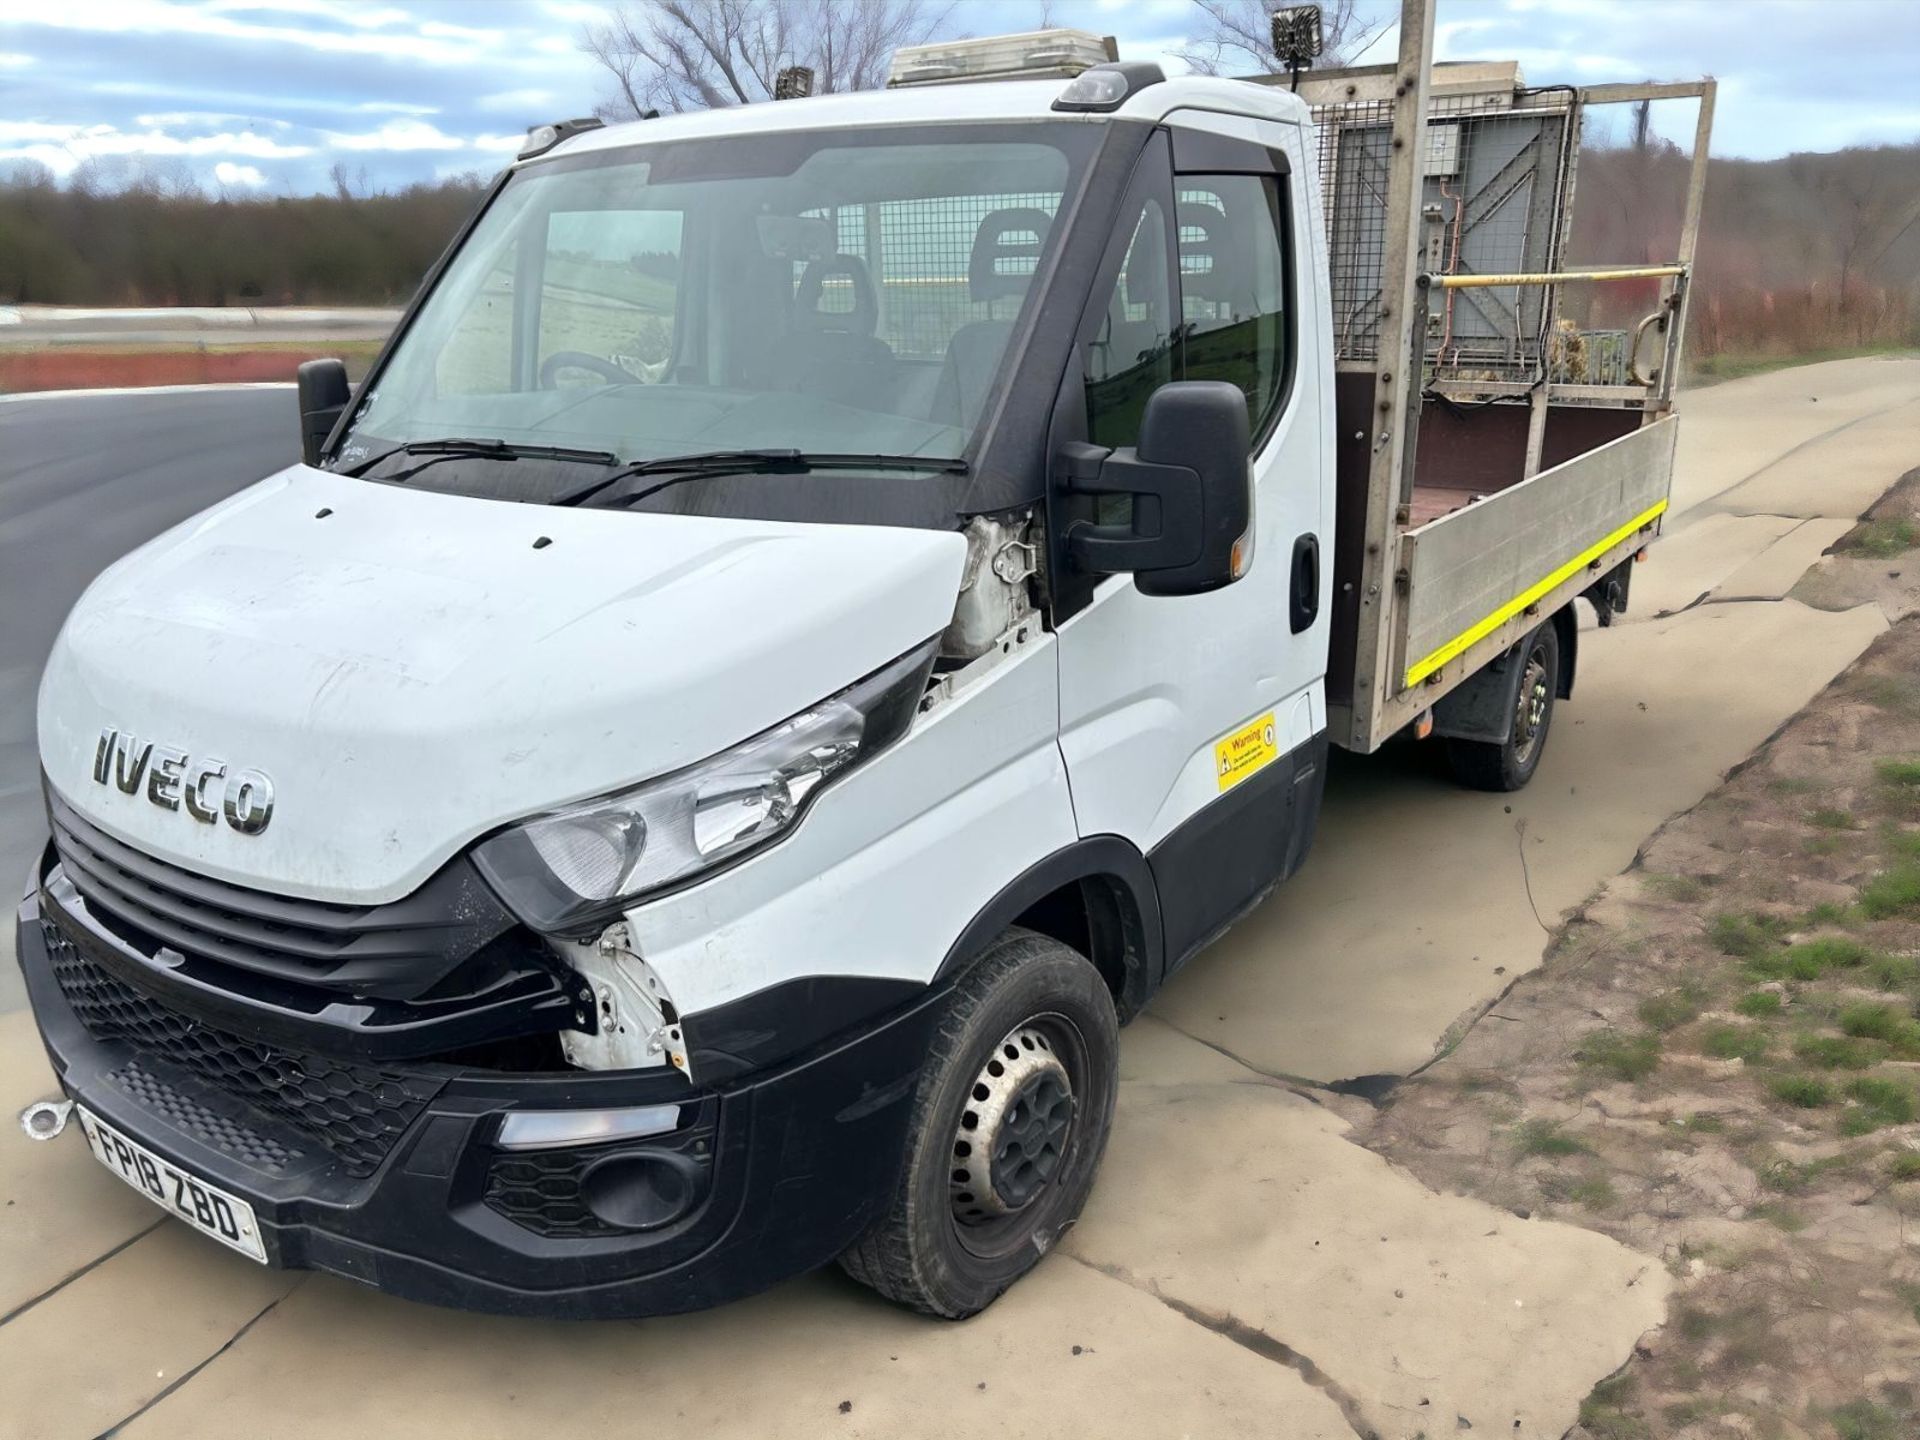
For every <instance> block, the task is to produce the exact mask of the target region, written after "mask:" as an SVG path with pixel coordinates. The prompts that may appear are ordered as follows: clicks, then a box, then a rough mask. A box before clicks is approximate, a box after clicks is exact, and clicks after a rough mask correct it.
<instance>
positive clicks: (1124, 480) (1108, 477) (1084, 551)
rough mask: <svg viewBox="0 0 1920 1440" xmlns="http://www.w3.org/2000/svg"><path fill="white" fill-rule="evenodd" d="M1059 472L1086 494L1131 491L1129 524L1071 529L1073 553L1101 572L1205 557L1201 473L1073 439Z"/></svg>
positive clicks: (1073, 557)
mask: <svg viewBox="0 0 1920 1440" xmlns="http://www.w3.org/2000/svg"><path fill="white" fill-rule="evenodd" d="M1059 474H1060V479H1061V483H1062V485H1063V486H1064V488H1066V489H1067V490H1070V491H1072V492H1074V493H1075V494H1080V495H1131V496H1132V497H1133V518H1132V522H1131V523H1130V524H1127V525H1092V524H1088V523H1087V522H1086V521H1080V522H1078V523H1076V524H1074V525H1073V526H1071V527H1069V529H1068V530H1067V536H1066V541H1067V555H1068V558H1069V559H1071V560H1072V562H1073V564H1074V565H1075V566H1076V567H1077V568H1079V569H1081V570H1085V571H1088V572H1089V573H1092V574H1096V575H1119V574H1125V573H1128V572H1130V571H1138V570H1150V569H1161V568H1164V567H1167V566H1173V565H1191V564H1192V563H1193V562H1194V561H1196V560H1198V559H1199V558H1200V547H1201V533H1200V523H1199V520H1200V517H1199V510H1198V507H1197V506H1196V505H1195V504H1194V503H1193V502H1194V500H1195V499H1196V497H1197V496H1198V494H1199V490H1200V475H1199V472H1197V471H1194V470H1189V469H1187V468H1186V467H1185V466H1182V465H1157V464H1155V463H1154V462H1152V461H1151V460H1142V459H1141V458H1140V457H1139V454H1138V453H1137V452H1136V451H1134V450H1132V449H1130V448H1129V449H1121V450H1107V449H1105V448H1103V447H1101V446H1098V445H1088V444H1085V443H1082V442H1073V443H1070V444H1067V445H1064V446H1062V447H1061V449H1060V457H1059Z"/></svg>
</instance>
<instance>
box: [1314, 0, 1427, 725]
mask: <svg viewBox="0 0 1920 1440" xmlns="http://www.w3.org/2000/svg"><path fill="white" fill-rule="evenodd" d="M1433 14H1434V0H1401V4H1400V49H1399V53H1398V58H1397V60H1396V62H1395V66H1394V70H1393V74H1392V77H1391V80H1392V89H1393V120H1392V124H1391V126H1390V131H1391V136H1392V138H1391V141H1390V142H1389V146H1390V148H1389V160H1388V169H1387V197H1386V198H1387V205H1386V242H1385V250H1384V253H1383V254H1382V257H1381V266H1380V281H1381V295H1380V344H1379V347H1378V351H1377V353H1376V355H1375V358H1374V360H1373V362H1372V365H1371V367H1370V368H1371V369H1372V370H1373V377H1374V385H1373V403H1374V415H1373V424H1372V426H1371V427H1370V428H1371V432H1372V435H1373V448H1372V453H1371V455H1370V456H1369V460H1368V467H1367V507H1366V516H1367V535H1366V544H1365V553H1364V555H1363V557H1362V561H1361V567H1360V614H1359V623H1358V624H1357V626H1356V627H1355V637H1354V638H1355V654H1354V666H1353V696H1352V703H1351V704H1350V705H1349V706H1348V707H1347V712H1346V713H1345V714H1344V715H1341V714H1337V713H1336V714H1333V715H1330V716H1329V720H1330V722H1331V725H1332V728H1333V729H1334V733H1335V735H1336V737H1338V736H1341V735H1344V738H1345V743H1346V744H1348V745H1349V746H1350V747H1352V748H1354V749H1358V750H1371V749H1373V748H1374V747H1375V746H1376V745H1377V744H1378V743H1379V740H1378V738H1376V737H1375V736H1374V735H1373V733H1372V731H1373V720H1374V717H1375V716H1376V715H1377V714H1379V713H1380V710H1381V708H1382V702H1383V701H1384V700H1385V699H1386V698H1387V697H1389V696H1391V695H1392V694H1393V692H1394V683H1393V682H1394V677H1393V674H1392V668H1393V663H1394V658H1395V657H1394V655H1393V646H1392V644H1391V643H1390V640H1389V637H1390V636H1391V634H1392V632H1393V624H1392V621H1393V617H1394V612H1395V609H1396V607H1397V606H1398V605H1399V604H1400V597H1399V593H1398V589H1397V587H1396V585H1395V583H1394V573H1395V567H1396V566H1397V565H1398V563H1399V554H1400V548H1399V543H1398V532H1399V528H1400V512H1401V509H1402V504H1401V500H1400V490H1401V484H1402V477H1403V475H1407V474H1411V473H1412V466H1413V451H1414V440H1415V437H1416V435H1417V434H1418V431H1419V420H1420V412H1419V406H1420V403H1421V401H1420V388H1421V385H1420V381H1421V372H1422V370H1423V369H1424V366H1425V359H1426V328H1427V327H1426V320H1425V306H1424V304H1422V303H1421V302H1422V299H1423V297H1424V293H1425V292H1424V291H1423V290H1422V289H1421V288H1420V286H1419V285H1418V284H1417V283H1416V282H1417V279H1418V276H1417V261H1418V258H1419V255H1420V201H1421V192H1422V188H1423V185H1424V169H1425V163H1424V162H1425V157H1426V150H1427V87H1428V80H1429V76H1430V74H1431V71H1432V68H1433V67H1432V63H1431V62H1432V57H1433Z"/></svg>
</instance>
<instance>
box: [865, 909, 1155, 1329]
mask: <svg viewBox="0 0 1920 1440" xmlns="http://www.w3.org/2000/svg"><path fill="white" fill-rule="evenodd" d="M1119 1053H1120V1041H1119V1024H1118V1021H1117V1020H1116V1019H1115V1017H1114V1010H1113V997H1112V995H1111V994H1110V993H1109V992H1108V990H1107V984H1106V981H1104V980H1103V979H1101V977H1100V972H1099V971H1097V970H1095V969H1094V968H1093V966H1092V965H1091V964H1089V963H1088V962H1087V961H1086V960H1085V959H1084V958H1083V957H1081V956H1080V955H1078V954H1076V953H1075V952H1074V951H1072V950H1070V949H1068V948H1067V947H1066V946H1065V945H1062V944H1060V943H1059V942H1058V941H1056V940H1050V939H1048V938H1047V937H1045V936H1043V935H1036V934H1033V933H1032V932H1031V931H1027V930H1009V931H1007V933H1006V934H1004V935H1002V936H1001V937H1000V938H999V939H998V940H996V941H994V942H993V944H992V945H991V946H989V947H988V948H987V950H986V952H985V953H984V954H983V955H982V956H981V957H980V959H979V960H978V961H977V962H976V963H975V964H974V966H973V968H972V969H970V970H969V971H968V972H967V973H966V974H965V975H964V976H963V977H962V978H961V979H960V980H959V982H958V983H957V984H956V985H955V986H954V990H953V994H952V995H951V996H950V997H949V998H948V1001H947V1007H946V1013H945V1015H944V1017H943V1018H942V1020H941V1022H940V1027H939V1029H938V1030H937V1031H936V1033H935V1035H934V1039H933V1044H932V1047H931V1050H930V1051H929V1053H928V1056H927V1063H926V1067H925V1069H924V1070H922V1071H921V1075H920V1082H919V1086H918V1088H917V1089H916V1090H915V1092H914V1103H913V1115H912V1120H911V1123H910V1126H909V1130H908V1136H907V1153H906V1156H905V1162H904V1164H903V1166H902V1168H901V1175H900V1180H899V1183H898V1184H897V1185H896V1187H895V1189H894V1193H893V1195H892V1196H891V1197H890V1199H889V1202H888V1205H887V1208H886V1211H885V1213H883V1214H882V1216H881V1217H880V1219H879V1220H877V1221H876V1222H875V1223H874V1225H873V1227H872V1228H871V1229H870V1230H868V1231H867V1233H866V1234H865V1235H863V1236H861V1238H860V1239H859V1240H857V1241H855V1242H854V1244H853V1245H852V1246H851V1247H850V1248H849V1249H848V1250H847V1252H846V1253H845V1254H844V1255H842V1256H841V1257H840V1265H841V1268H842V1269H844V1270H845V1271H846V1272H847V1273H848V1274H849V1275H851V1276H852V1277H853V1278H854V1279H855V1280H858V1281H859V1282H860V1283H861V1284H862V1285H866V1286H869V1287H870V1288H872V1289H874V1290H877V1291H879V1292H880V1293H881V1294H882V1295H885V1296H886V1297H888V1298H889V1299H891V1300H897V1301H899V1302H900V1303H901V1304H903V1305H911V1306H912V1307H913V1308H914V1309H916V1310H920V1311H924V1312H925V1313H926V1314H929V1315H939V1316H943V1317H945V1318H947V1319H950V1320H960V1319H965V1318H966V1317H967V1316H969V1315H974V1314H977V1313H979V1312H980V1311H981V1310H984V1309H985V1308H986V1307H987V1306H988V1305H990V1304H992V1303H993V1301H994V1300H995V1299H996V1298H998V1297H999V1295H1000V1294H1001V1292H1002V1291H1004V1290H1005V1289H1006V1288H1007V1287H1008V1286H1009V1285H1011V1284H1013V1282H1014V1281H1015V1280H1018V1279H1019V1278H1020V1277H1021V1276H1022V1275H1024V1274H1026V1273H1027V1271H1029V1270H1031V1269H1032V1268H1033V1267H1034V1266H1035V1265H1036V1264H1038V1263H1039V1260H1040V1257H1041V1256H1043V1255H1044V1254H1046V1252H1047V1251H1048V1250H1049V1249H1051V1248H1052V1247H1053V1243H1054V1241H1056V1240H1057V1239H1058V1238H1059V1237H1060V1236H1061V1234H1063V1233H1064V1232H1065V1231H1066V1229H1067V1227H1068V1226H1070V1225H1071V1224H1072V1223H1073V1222H1074V1220H1075V1219H1076V1218H1078V1216H1079V1214H1080V1207H1081V1206H1082V1205H1083V1204H1085V1203H1086V1198H1087V1193H1088V1192H1089V1191H1090V1190H1091V1189H1092V1188H1093V1177H1094V1173H1095V1172H1096V1171H1097V1170H1098V1169H1099V1167H1100V1157H1101V1155H1102V1153H1103V1152H1104V1151H1105V1150H1106V1147H1107V1134H1108V1131H1109V1130H1111V1129H1112V1126H1113V1103H1114V1095H1115V1091H1116V1089H1117V1084H1118V1079H1119Z"/></svg>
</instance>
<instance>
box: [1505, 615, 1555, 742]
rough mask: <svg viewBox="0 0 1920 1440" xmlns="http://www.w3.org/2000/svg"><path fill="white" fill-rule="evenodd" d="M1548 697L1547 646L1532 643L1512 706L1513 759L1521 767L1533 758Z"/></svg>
mask: <svg viewBox="0 0 1920 1440" xmlns="http://www.w3.org/2000/svg"><path fill="white" fill-rule="evenodd" d="M1550 698H1551V696H1550V693H1549V690H1548V684H1547V647H1546V646H1545V644H1541V643H1536V644H1535V645H1534V647H1533V648H1532V649H1531V650H1529V651H1528V652H1527V665H1526V669H1525V670H1523V671H1522V672H1521V674H1520V695H1519V698H1518V699H1517V700H1516V702H1515V704H1514V715H1513V758H1514V759H1515V761H1517V762H1518V763H1519V764H1521V765H1525V764H1526V763H1527V762H1528V761H1529V760H1531V759H1532V758H1533V752H1534V748H1535V747H1536V746H1537V745H1538V744H1539V743H1540V736H1541V733H1542V732H1543V731H1544V730H1545V729H1546V718H1547V704H1548V701H1549V699H1550Z"/></svg>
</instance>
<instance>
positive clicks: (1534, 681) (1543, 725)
mask: <svg viewBox="0 0 1920 1440" xmlns="http://www.w3.org/2000/svg"><path fill="white" fill-rule="evenodd" d="M1519 663H1520V689H1519V692H1518V693H1517V694H1516V695H1515V697H1514V703H1513V725H1512V728H1511V729H1509V730H1508V732H1507V738H1506V739H1505V740H1504V741H1492V740H1449V741H1448V742H1447V760H1448V761H1449V763H1451V764H1452V766H1453V776H1454V779H1456V780H1458V781H1459V782H1460V783H1461V784H1462V785H1466V786H1469V787H1470V788H1472V789H1475V790H1518V789H1520V788H1521V787H1522V786H1523V785H1525V784H1526V783H1527V782H1528V781H1529V780H1531V779H1533V772H1534V771H1535V770H1537V769H1539V768H1540V756H1541V754H1542V752H1543V751H1545V750H1546V748H1547V731H1548V729H1549V728H1550V727H1551V726H1552V724H1553V700H1554V696H1555V695H1557V694H1558V693H1559V691H1560V633H1559V631H1557V630H1555V629H1554V626H1553V622H1552V621H1548V622H1547V623H1546V624H1545V625H1542V626H1541V627H1540V628H1539V629H1538V630H1536V631H1534V632H1533V634H1531V635H1530V636H1528V637H1527V640H1526V643H1525V644H1524V645H1523V646H1522V648H1521V651H1520V662H1519Z"/></svg>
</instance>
